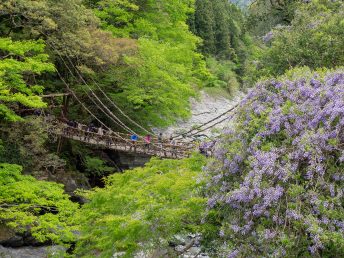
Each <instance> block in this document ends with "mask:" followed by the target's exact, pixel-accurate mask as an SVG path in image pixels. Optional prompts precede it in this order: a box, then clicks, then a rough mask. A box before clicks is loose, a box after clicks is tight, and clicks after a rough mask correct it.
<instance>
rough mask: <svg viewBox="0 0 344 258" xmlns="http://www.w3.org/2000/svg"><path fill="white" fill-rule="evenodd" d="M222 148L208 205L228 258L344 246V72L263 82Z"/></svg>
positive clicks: (212, 172) (220, 142) (225, 136)
mask: <svg viewBox="0 0 344 258" xmlns="http://www.w3.org/2000/svg"><path fill="white" fill-rule="evenodd" d="M295 77H296V76H295ZM214 149H215V155H214V156H215V161H214V162H212V163H211V164H209V165H208V167H207V169H206V171H207V173H209V175H210V178H211V179H212V180H211V182H210V183H209V184H208V185H207V194H208V196H209V202H208V208H209V209H210V210H211V209H216V210H217V212H218V214H219V217H220V218H221V220H222V223H223V225H222V226H221V228H222V229H223V230H222V231H221V233H220V234H221V236H223V238H224V239H225V238H226V234H228V236H227V237H229V238H230V239H231V241H232V244H234V245H235V248H233V249H232V250H233V251H232V252H231V253H230V254H228V257H236V256H240V257H254V256H255V252H256V251H257V252H258V251H259V252H262V250H263V252H266V253H263V255H262V256H272V257H285V256H289V257H293V256H297V255H296V253H295V252H296V251H297V248H299V249H303V250H308V251H309V254H310V255H319V252H324V251H326V249H327V248H337V247H338V248H339V246H344V208H343V203H342V202H343V191H344V163H343V162H344V71H342V70H338V71H336V72H329V73H327V74H325V75H324V74H318V73H314V75H313V76H312V77H311V76H310V75H307V76H306V78H300V79H290V80H288V79H284V80H282V81H278V80H271V81H266V82H261V83H259V84H257V85H256V87H255V88H254V89H253V90H251V91H250V92H249V93H248V94H247V97H246V98H245V99H244V100H243V102H242V103H241V106H240V109H239V111H238V114H237V116H236V120H235V129H231V130H226V131H225V133H224V134H223V136H222V137H221V138H220V139H219V140H218V141H217V143H216V145H215V147H214ZM215 204H216V205H215ZM227 229H228V230H227ZM300 232H307V234H301V233H300ZM253 235H254V236H255V237H252V236H253ZM286 239H288V240H287V241H286ZM245 241H247V242H245ZM331 241H335V242H331ZM284 243H288V244H286V245H284ZM298 245H299V246H298ZM300 245H305V246H300ZM248 246H249V247H248ZM333 246H334V247H333Z"/></svg>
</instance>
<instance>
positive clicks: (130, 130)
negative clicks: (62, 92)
mask: <svg viewBox="0 0 344 258" xmlns="http://www.w3.org/2000/svg"><path fill="white" fill-rule="evenodd" d="M55 50H56V49H55ZM58 54H59V53H58ZM59 56H60V57H61V55H60V54H59ZM67 59H68V60H69V62H70V64H71V65H72V67H73V68H74V69H75V70H76V72H77V73H78V75H79V77H80V79H81V80H82V81H83V82H84V84H85V85H86V86H87V87H88V88H89V89H90V91H91V93H92V95H93V96H94V97H95V98H96V99H97V100H98V101H99V103H101V105H102V106H103V107H104V108H105V109H106V110H107V111H108V112H109V113H110V114H111V115H112V116H114V117H115V118H117V117H116V116H115V115H114V114H113V113H112V112H111V110H109V109H108V108H107V106H106V105H105V104H104V103H103V102H102V101H101V100H100V99H99V98H98V96H97V95H96V94H95V93H94V91H93V90H92V88H91V87H90V86H89V85H88V84H87V82H86V81H85V79H84V78H83V77H82V75H81V73H80V72H79V71H78V69H77V68H76V67H75V66H74V64H73V62H72V61H71V59H70V58H69V56H68V55H67ZM63 62H64V61H63ZM67 68H68V70H69V72H70V73H71V74H72V75H73V73H72V71H71V70H70V69H69V67H68V66H67ZM73 76H74V75H73ZM74 77H75V76H74ZM117 120H118V121H119V122H120V123H121V124H122V125H123V126H124V127H126V128H127V129H128V130H129V132H131V133H133V134H136V135H138V136H140V137H142V135H139V134H138V133H136V132H135V131H133V130H132V129H131V128H129V127H127V126H126V125H125V124H124V123H123V122H122V121H121V120H120V119H119V118H117ZM128 130H127V131H128ZM152 145H155V144H152Z"/></svg>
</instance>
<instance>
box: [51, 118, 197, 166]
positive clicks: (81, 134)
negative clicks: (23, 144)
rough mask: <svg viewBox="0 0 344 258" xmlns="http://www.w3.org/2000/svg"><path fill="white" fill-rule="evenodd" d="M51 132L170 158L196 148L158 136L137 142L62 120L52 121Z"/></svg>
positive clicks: (121, 149)
mask: <svg viewBox="0 0 344 258" xmlns="http://www.w3.org/2000/svg"><path fill="white" fill-rule="evenodd" d="M50 124H51V127H49V129H48V130H49V133H52V134H56V135H59V136H61V137H64V138H68V139H72V140H76V141H79V142H84V143H85V144H90V145H95V146H97V147H99V148H103V149H110V150H117V151H121V152H130V153H137V154H142V155H148V156H157V157H162V158H169V159H181V158H185V157H188V156H189V155H190V153H191V152H192V151H193V150H194V149H195V145H194V144H190V143H186V142H176V143H175V144H170V143H169V142H168V141H166V140H163V141H162V142H159V141H158V139H157V138H156V137H152V140H151V143H150V144H146V143H145V141H144V140H142V139H139V140H138V141H136V142H133V141H131V140H130V135H128V134H123V133H118V132H111V131H105V130H104V133H103V134H99V133H96V132H90V131H87V129H86V128H87V126H86V125H82V124H78V125H79V126H78V127H71V126H69V125H67V124H66V123H63V122H61V121H53V122H50Z"/></svg>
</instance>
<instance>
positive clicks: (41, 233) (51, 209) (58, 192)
mask: <svg viewBox="0 0 344 258" xmlns="http://www.w3.org/2000/svg"><path fill="white" fill-rule="evenodd" d="M21 169H22V168H21V167H20V166H18V165H13V164H6V163H0V224H5V225H7V226H9V227H10V228H13V229H14V230H15V231H16V232H23V231H27V230H28V229H29V231H30V233H31V234H32V235H33V237H35V238H36V239H37V240H38V241H39V242H45V241H48V240H51V241H53V242H55V243H67V242H69V241H73V240H74V239H75V236H74V234H73V232H72V231H73V230H76V229H77V228H76V226H75V225H74V224H73V222H72V220H71V218H73V215H74V214H75V212H76V211H77V209H78V204H76V203H72V202H71V201H70V200H69V196H68V195H67V194H64V193H63V192H64V190H63V186H62V185H59V184H56V183H52V182H45V181H38V180H36V179H35V178H33V177H32V176H25V175H22V174H21Z"/></svg>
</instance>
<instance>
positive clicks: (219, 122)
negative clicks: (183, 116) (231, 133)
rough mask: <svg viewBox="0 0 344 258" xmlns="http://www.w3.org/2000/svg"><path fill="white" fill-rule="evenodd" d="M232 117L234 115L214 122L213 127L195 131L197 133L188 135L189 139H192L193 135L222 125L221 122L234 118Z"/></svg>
mask: <svg viewBox="0 0 344 258" xmlns="http://www.w3.org/2000/svg"><path fill="white" fill-rule="evenodd" d="M234 115H235V114H232V115H231V116H229V117H226V118H224V119H222V120H220V121H218V122H216V123H215V124H213V125H211V126H208V127H206V128H204V129H202V130H199V131H197V132H195V133H193V134H191V135H189V137H192V136H194V135H196V134H199V133H201V132H204V131H207V130H209V129H211V128H213V127H214V126H216V125H218V124H221V123H223V122H224V121H226V120H227V119H232V118H233V117H234Z"/></svg>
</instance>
